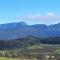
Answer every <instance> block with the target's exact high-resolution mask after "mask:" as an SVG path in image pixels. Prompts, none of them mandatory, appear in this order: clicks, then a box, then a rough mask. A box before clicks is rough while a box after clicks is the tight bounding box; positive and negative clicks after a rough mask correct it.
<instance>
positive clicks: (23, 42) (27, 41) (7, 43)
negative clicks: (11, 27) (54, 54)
mask: <svg viewBox="0 0 60 60" xmlns="http://www.w3.org/2000/svg"><path fill="white" fill-rule="evenodd" d="M37 44H60V37H49V38H37V37H33V36H28V37H25V38H21V39H15V40H0V50H4V49H14V48H15V49H16V48H26V47H28V46H33V45H37Z"/></svg>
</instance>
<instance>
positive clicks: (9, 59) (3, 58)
mask: <svg viewBox="0 0 60 60" xmlns="http://www.w3.org/2000/svg"><path fill="white" fill-rule="evenodd" d="M0 60H22V59H18V58H6V57H0Z"/></svg>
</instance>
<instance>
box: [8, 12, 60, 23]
mask: <svg viewBox="0 0 60 60" xmlns="http://www.w3.org/2000/svg"><path fill="white" fill-rule="evenodd" d="M7 19H10V20H11V19H12V20H14V21H18V20H19V21H26V22H27V21H29V22H40V23H54V22H60V15H57V14H55V13H53V12H48V13H46V14H31V15H26V16H17V17H12V18H7Z"/></svg>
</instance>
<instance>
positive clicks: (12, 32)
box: [0, 22, 60, 40]
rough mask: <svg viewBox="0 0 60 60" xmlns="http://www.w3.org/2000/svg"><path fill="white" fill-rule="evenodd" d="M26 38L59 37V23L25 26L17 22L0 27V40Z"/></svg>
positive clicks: (23, 23)
mask: <svg viewBox="0 0 60 60" xmlns="http://www.w3.org/2000/svg"><path fill="white" fill-rule="evenodd" d="M26 36H35V37H55V36H58V37H59V36H60V23H58V24H53V25H45V24H34V25H27V24H26V23H25V22H17V23H8V24H2V25H0V40H10V39H18V38H23V37H26Z"/></svg>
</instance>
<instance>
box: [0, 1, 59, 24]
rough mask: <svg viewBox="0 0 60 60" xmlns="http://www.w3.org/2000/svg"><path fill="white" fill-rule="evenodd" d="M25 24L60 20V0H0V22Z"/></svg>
mask: <svg viewBox="0 0 60 60" xmlns="http://www.w3.org/2000/svg"><path fill="white" fill-rule="evenodd" d="M18 21H19V22H20V21H24V22H26V23H27V24H53V23H59V22H60V0H0V23H10V22H18Z"/></svg>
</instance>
